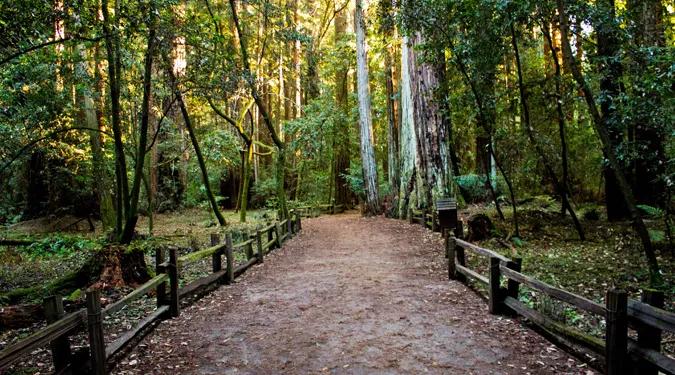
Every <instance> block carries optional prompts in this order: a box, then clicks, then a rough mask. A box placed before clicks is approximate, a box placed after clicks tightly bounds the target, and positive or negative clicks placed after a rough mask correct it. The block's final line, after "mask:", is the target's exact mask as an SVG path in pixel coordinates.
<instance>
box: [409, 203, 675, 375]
mask: <svg viewBox="0 0 675 375" xmlns="http://www.w3.org/2000/svg"><path fill="white" fill-rule="evenodd" d="M429 218H431V221H429V220H428V219H429ZM434 220H435V217H434V215H431V214H429V213H428V212H426V211H424V210H422V211H415V210H409V211H408V222H409V223H411V224H412V223H417V224H420V225H423V226H424V227H425V228H429V229H432V230H436V228H438V224H435V223H434ZM457 224H458V227H457V228H455V230H454V233H451V232H447V233H445V234H444V236H445V237H444V238H445V256H446V258H447V262H448V277H449V278H450V279H454V280H458V281H462V282H466V281H467V280H473V281H476V282H478V283H479V284H481V285H483V286H485V287H486V288H487V291H488V311H489V312H490V313H492V314H511V315H513V314H516V315H520V316H523V317H525V318H527V319H528V320H529V321H530V322H532V323H533V324H535V325H536V326H538V327H539V328H541V329H543V330H544V331H545V332H547V333H548V334H550V335H552V336H554V337H558V338H563V339H564V340H565V341H566V342H572V343H574V344H576V345H579V346H581V347H583V348H586V349H587V350H590V351H591V352H594V353H595V354H597V355H598V356H599V357H602V358H604V362H603V367H604V370H605V372H606V373H607V374H610V375H619V374H620V375H628V374H640V375H643V374H644V375H657V374H659V372H662V373H665V374H670V375H675V359H673V358H672V357H669V356H667V355H665V354H663V353H662V352H661V335H662V332H675V314H674V313H672V312H669V311H666V310H663V309H662V308H663V305H664V301H663V299H664V295H663V292H660V291H650V290H646V291H644V292H643V294H642V297H641V300H640V301H637V300H633V299H629V298H628V296H627V293H626V292H625V291H622V290H617V289H611V290H608V291H607V295H606V298H605V304H604V305H602V304H600V303H597V302H595V301H592V300H589V299H587V298H585V297H583V296H579V295H576V294H574V293H571V292H569V291H566V290H564V289H561V288H558V287H555V286H553V285H550V284H547V283H545V282H543V281H540V280H537V279H536V278H533V277H531V276H528V275H526V274H524V273H522V272H521V264H522V259H520V258H514V259H509V258H507V257H505V256H503V255H501V254H499V253H497V252H495V251H493V250H489V249H485V248H483V247H480V246H478V245H475V244H472V243H470V242H467V241H464V240H463V239H462V237H463V230H462V228H461V224H462V223H461V221H457ZM467 251H468V252H470V253H472V254H474V255H476V256H480V257H484V258H486V259H487V260H488V262H489V271H488V275H482V274H481V273H480V272H478V271H476V270H473V269H471V268H469V267H468V266H467V262H466V257H467ZM502 280H506V287H504V286H503V284H502ZM520 285H525V286H527V287H528V288H531V289H534V290H536V291H538V292H540V293H542V294H545V295H547V296H548V297H550V298H553V299H556V300H559V301H562V302H565V303H568V304H570V305H572V306H574V307H576V308H578V309H580V310H583V311H586V312H588V313H591V314H595V315H597V316H599V317H601V318H603V319H604V320H605V322H606V328H605V338H604V340H603V339H600V338H597V337H594V336H591V335H588V334H586V333H583V332H581V331H579V330H577V329H574V328H572V327H570V326H568V325H566V324H564V323H562V322H558V321H556V320H554V319H552V318H550V317H548V316H546V315H544V314H542V313H540V312H539V311H537V310H534V309H532V308H530V307H529V306H527V305H526V304H525V303H523V302H521V301H520V300H519V299H518V292H519V287H520ZM629 327H631V328H633V329H635V330H636V331H637V340H633V339H632V338H630V337H629V336H628V328H629Z"/></svg>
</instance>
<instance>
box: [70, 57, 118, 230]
mask: <svg viewBox="0 0 675 375" xmlns="http://www.w3.org/2000/svg"><path fill="white" fill-rule="evenodd" d="M78 49H79V51H80V52H79V53H80V56H81V57H82V62H81V63H80V64H79V67H78V70H79V72H78V74H77V75H78V76H79V77H88V76H90V74H89V72H88V69H87V64H86V59H85V53H84V50H82V48H81V47H78ZM98 49H99V47H98V45H97V46H96V47H95V50H94V82H95V84H96V87H97V89H98V85H99V81H100V79H101V77H100V74H99V72H98V69H99V66H98V65H99V51H98ZM78 98H79V101H80V103H79V105H80V108H81V121H82V123H83V124H86V126H87V127H88V128H90V129H91V132H90V133H89V144H90V145H91V156H92V172H93V177H94V179H93V181H94V186H93V189H94V191H95V192H96V195H97V197H98V204H99V213H100V216H101V223H102V224H103V229H104V230H108V229H115V206H114V203H113V197H112V194H111V192H110V189H111V188H112V186H111V180H110V176H109V175H108V169H107V168H106V165H105V157H104V155H103V146H102V145H103V137H102V131H103V124H102V122H100V121H99V119H98V114H97V108H96V105H97V103H96V102H94V99H93V96H92V93H91V90H90V89H89V88H83V89H81V90H80V92H79V93H78Z"/></svg>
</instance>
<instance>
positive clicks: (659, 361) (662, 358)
mask: <svg viewBox="0 0 675 375" xmlns="http://www.w3.org/2000/svg"><path fill="white" fill-rule="evenodd" d="M628 354H629V355H630V356H631V357H633V358H634V359H638V360H644V361H647V362H649V363H651V364H653V365H654V366H656V367H657V368H658V369H659V371H661V372H663V373H665V374H670V375H673V374H675V359H673V358H671V357H668V356H666V355H664V354H662V353H661V352H658V351H656V350H654V349H647V348H642V347H640V346H638V345H637V343H635V341H633V340H632V339H629V340H628Z"/></svg>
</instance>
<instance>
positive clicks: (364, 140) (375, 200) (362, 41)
mask: <svg viewBox="0 0 675 375" xmlns="http://www.w3.org/2000/svg"><path fill="white" fill-rule="evenodd" d="M354 13H355V20H354V25H355V28H356V79H357V87H358V98H359V128H360V131H361V135H360V139H361V163H362V168H363V182H364V187H365V192H366V202H365V203H366V208H365V212H364V214H365V215H378V214H379V213H380V197H379V190H378V180H377V163H376V162H375V151H374V149H373V124H372V118H371V113H370V87H369V84H370V83H369V74H368V55H367V44H366V24H365V18H364V12H363V2H362V0H356V11H355V12H354Z"/></svg>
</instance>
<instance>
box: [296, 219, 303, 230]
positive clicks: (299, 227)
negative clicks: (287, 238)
mask: <svg viewBox="0 0 675 375" xmlns="http://www.w3.org/2000/svg"><path fill="white" fill-rule="evenodd" d="M297 219H298V232H300V230H302V222H301V221H300V219H301V216H300V215H297Z"/></svg>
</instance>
